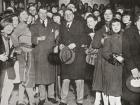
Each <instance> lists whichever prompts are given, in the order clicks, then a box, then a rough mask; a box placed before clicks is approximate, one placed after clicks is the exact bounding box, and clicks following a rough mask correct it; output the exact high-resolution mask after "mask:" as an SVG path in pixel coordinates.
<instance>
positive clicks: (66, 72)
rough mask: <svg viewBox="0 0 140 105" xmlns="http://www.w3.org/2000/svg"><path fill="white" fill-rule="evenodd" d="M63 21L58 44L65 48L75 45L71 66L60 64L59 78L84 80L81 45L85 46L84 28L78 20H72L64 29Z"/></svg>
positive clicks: (83, 60) (84, 64)
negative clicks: (68, 26)
mask: <svg viewBox="0 0 140 105" xmlns="http://www.w3.org/2000/svg"><path fill="white" fill-rule="evenodd" d="M66 25H67V24H66V22H65V21H64V22H63V23H62V25H61V27H60V42H61V44H64V45H65V46H68V45H69V44H71V43H75V44H76V48H74V49H73V50H74V52H75V54H76V56H75V60H74V62H73V63H72V64H62V71H61V76H62V79H74V80H76V79H84V77H85V69H86V60H85V57H86V54H85V49H84V48H83V47H81V46H82V45H87V35H86V34H85V33H84V26H83V23H81V22H80V21H78V20H75V19H74V20H73V22H72V24H71V26H70V28H69V29H68V28H67V27H66Z"/></svg>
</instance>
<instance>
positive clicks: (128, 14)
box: [122, 11, 133, 21]
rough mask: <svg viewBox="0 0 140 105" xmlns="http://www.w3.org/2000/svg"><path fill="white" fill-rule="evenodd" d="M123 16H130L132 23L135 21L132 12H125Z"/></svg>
mask: <svg viewBox="0 0 140 105" xmlns="http://www.w3.org/2000/svg"><path fill="white" fill-rule="evenodd" d="M122 16H130V21H133V15H132V12H131V11H124V13H123V15H122Z"/></svg>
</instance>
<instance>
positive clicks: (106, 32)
mask: <svg viewBox="0 0 140 105" xmlns="http://www.w3.org/2000/svg"><path fill="white" fill-rule="evenodd" d="M112 18H113V12H112V10H111V9H110V8H106V10H105V11H104V21H105V25H103V26H102V28H101V29H100V30H98V31H97V32H96V33H95V36H94V38H93V41H92V43H91V44H92V48H93V49H98V53H97V61H96V62H95V70H94V74H93V84H92V90H93V91H95V92H96V96H95V97H96V98H95V102H94V103H95V105H99V104H100V101H101V94H102V91H103V84H104V81H103V69H104V67H103V65H102V64H103V63H104V59H103V57H102V49H103V47H104V40H105V39H106V38H107V37H108V36H110V22H111V20H112ZM103 100H104V104H105V105H108V97H107V96H106V95H104V94H103Z"/></svg>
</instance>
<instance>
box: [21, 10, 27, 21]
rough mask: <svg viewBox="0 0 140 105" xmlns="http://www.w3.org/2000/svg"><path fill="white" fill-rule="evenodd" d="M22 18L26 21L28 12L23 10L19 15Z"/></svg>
mask: <svg viewBox="0 0 140 105" xmlns="http://www.w3.org/2000/svg"><path fill="white" fill-rule="evenodd" d="M19 17H20V20H21V21H24V22H26V21H27V20H28V14H27V12H26V11H22V12H21V13H20V15H19Z"/></svg>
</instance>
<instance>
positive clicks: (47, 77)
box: [30, 19, 55, 85]
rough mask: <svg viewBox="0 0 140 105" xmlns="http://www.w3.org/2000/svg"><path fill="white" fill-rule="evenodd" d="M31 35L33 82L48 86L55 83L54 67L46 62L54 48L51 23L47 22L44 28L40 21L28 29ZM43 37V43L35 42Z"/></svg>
mask: <svg viewBox="0 0 140 105" xmlns="http://www.w3.org/2000/svg"><path fill="white" fill-rule="evenodd" d="M30 30H31V33H32V43H33V45H34V46H35V48H34V49H33V55H34V64H35V77H36V78H35V81H36V84H44V85H48V84H51V83H54V82H55V68H54V65H52V64H50V63H49V61H48V55H49V54H50V53H51V52H52V51H53V47H54V46H55V34H54V25H53V22H51V21H50V20H48V22H47V26H46V27H44V26H43V25H42V24H41V22H40V19H38V20H37V21H36V23H35V24H34V25H32V26H31V27H30ZM41 36H45V37H46V39H45V40H43V41H37V38H38V37H41Z"/></svg>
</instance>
